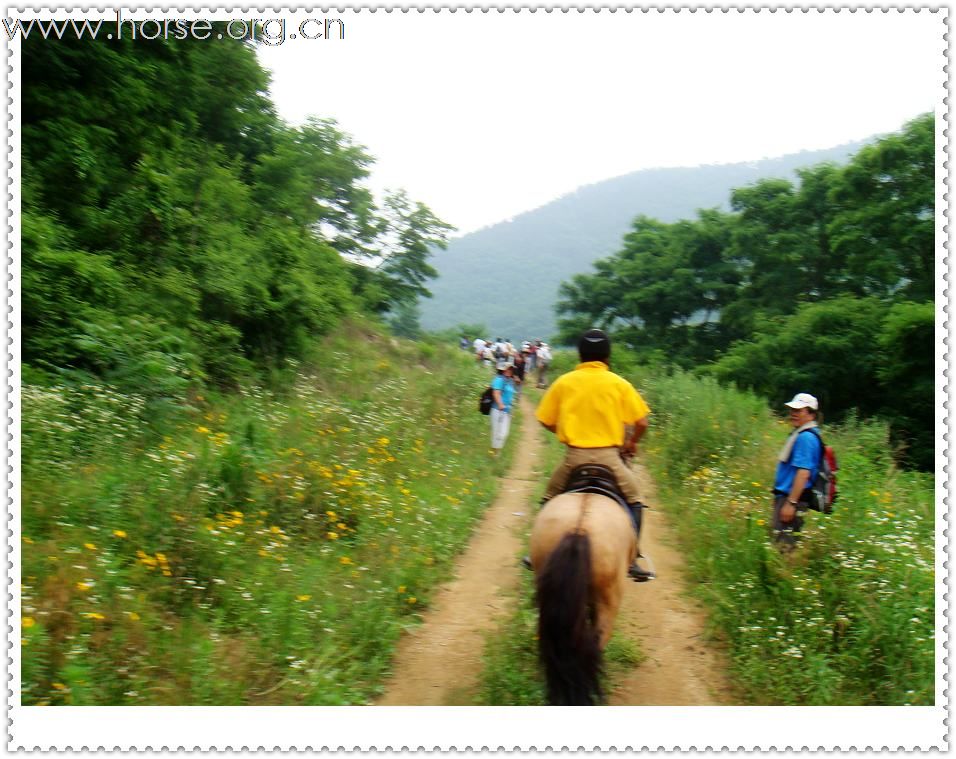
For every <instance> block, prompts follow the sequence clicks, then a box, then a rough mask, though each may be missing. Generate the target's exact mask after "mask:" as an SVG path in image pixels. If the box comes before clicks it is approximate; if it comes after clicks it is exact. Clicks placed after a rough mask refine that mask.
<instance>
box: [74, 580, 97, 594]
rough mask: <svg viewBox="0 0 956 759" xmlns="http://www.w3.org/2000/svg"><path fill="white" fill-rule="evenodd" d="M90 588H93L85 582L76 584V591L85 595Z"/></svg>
mask: <svg viewBox="0 0 956 759" xmlns="http://www.w3.org/2000/svg"><path fill="white" fill-rule="evenodd" d="M92 587H93V586H92V585H90V584H89V583H87V582H78V583H77V584H76V589H77V590H78V591H80V592H81V593H86V591H88V590H89V589H90V588H92Z"/></svg>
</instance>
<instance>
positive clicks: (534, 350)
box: [524, 340, 541, 373]
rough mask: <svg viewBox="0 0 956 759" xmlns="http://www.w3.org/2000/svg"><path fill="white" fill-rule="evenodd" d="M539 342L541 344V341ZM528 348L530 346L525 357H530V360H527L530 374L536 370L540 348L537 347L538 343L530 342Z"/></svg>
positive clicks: (526, 349)
mask: <svg viewBox="0 0 956 759" xmlns="http://www.w3.org/2000/svg"><path fill="white" fill-rule="evenodd" d="M538 342H539V343H540V342H541V341H540V340H539V341H538ZM527 346H528V347H527V348H525V351H524V352H525V355H526V356H527V357H528V358H527V361H528V372H529V373H530V372H533V371H534V369H535V358H536V354H537V352H538V346H537V344H536V343H533V342H530V341H529V342H528V343H527Z"/></svg>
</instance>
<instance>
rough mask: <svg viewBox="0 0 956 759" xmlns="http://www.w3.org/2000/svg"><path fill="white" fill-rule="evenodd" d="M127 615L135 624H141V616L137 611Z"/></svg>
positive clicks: (129, 612)
mask: <svg viewBox="0 0 956 759" xmlns="http://www.w3.org/2000/svg"><path fill="white" fill-rule="evenodd" d="M126 614H127V615H128V616H129V618H130V619H131V620H133V621H134V622H139V614H137V613H136V612H135V611H128V612H126Z"/></svg>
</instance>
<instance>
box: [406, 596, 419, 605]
mask: <svg viewBox="0 0 956 759" xmlns="http://www.w3.org/2000/svg"><path fill="white" fill-rule="evenodd" d="M416 601H418V599H417V598H415V596H409V597H408V603H410V604H413V603H415V602H416Z"/></svg>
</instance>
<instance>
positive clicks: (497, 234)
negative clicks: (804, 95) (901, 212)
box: [421, 143, 862, 340]
mask: <svg viewBox="0 0 956 759" xmlns="http://www.w3.org/2000/svg"><path fill="white" fill-rule="evenodd" d="M861 146H862V143H854V144H849V145H843V146H840V147H837V148H832V149H830V150H822V151H813V152H802V153H797V154H794V155H789V156H784V157H782V158H775V159H771V160H764V161H757V162H753V163H737V164H728V165H715V166H696V167H690V168H668V169H650V170H646V171H638V172H634V173H632V174H626V175H624V176H620V177H616V178H614V179H608V180H606V181H604V182H599V183H597V184H594V185H590V186H587V187H582V188H580V189H578V190H577V191H575V192H573V193H571V194H569V195H566V196H564V197H562V198H559V199H558V200H555V201H554V202H552V203H549V204H547V205H545V206H543V207H541V208H538V209H535V210H533V211H529V212H527V213H523V214H521V215H520V216H517V217H515V218H514V219H513V220H509V221H504V222H502V223H500V224H495V225H494V226H491V227H488V228H486V229H482V230H479V231H477V232H473V233H471V234H468V235H465V236H463V237H460V238H456V239H453V240H451V241H450V242H449V244H448V248H447V250H445V251H437V252H436V255H435V259H434V266H435V268H436V270H437V271H438V273H439V278H438V279H437V280H436V281H435V282H434V283H433V284H432V286H431V290H432V293H433V297H432V298H431V299H428V300H424V301H423V302H422V303H421V314H422V319H421V320H422V325H423V326H425V327H426V328H428V329H444V328H448V327H454V326H456V325H458V324H485V325H487V327H488V329H489V330H490V331H491V332H492V333H494V334H491V335H485V337H497V336H499V335H500V336H501V337H511V338H512V339H517V340H521V339H525V338H529V337H530V338H533V337H541V338H544V339H550V338H551V337H553V336H554V334H555V332H556V331H557V322H556V318H555V314H554V304H555V302H556V301H557V297H558V287H559V285H560V284H561V282H562V281H564V280H566V279H569V278H570V277H572V276H573V275H575V274H580V273H583V272H586V271H587V270H588V269H589V268H590V267H591V265H592V264H593V263H594V262H595V261H596V260H598V259H599V258H601V257H602V256H606V255H608V254H610V253H612V252H614V250H616V249H617V247H618V246H619V245H620V243H621V239H622V238H623V237H624V234H625V233H626V232H627V230H628V229H629V228H630V225H631V223H632V222H633V221H634V218H635V217H636V216H638V215H645V216H649V217H652V218H655V219H660V220H661V221H677V220H678V219H682V218H689V217H691V216H693V215H694V213H696V211H697V209H699V208H722V209H723V210H725V211H726V210H729V206H728V198H729V196H730V192H731V190H732V189H733V188H735V187H741V186H744V185H746V184H750V183H752V182H756V181H758V180H760V179H762V178H768V177H792V178H796V174H795V172H796V171H797V170H798V169H800V168H802V167H805V166H808V165H810V164H813V163H817V162H820V161H835V162H845V161H846V160H847V158H848V157H849V156H850V155H852V154H853V153H854V152H855V151H856V150H858V149H859V148H860V147H861Z"/></svg>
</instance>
